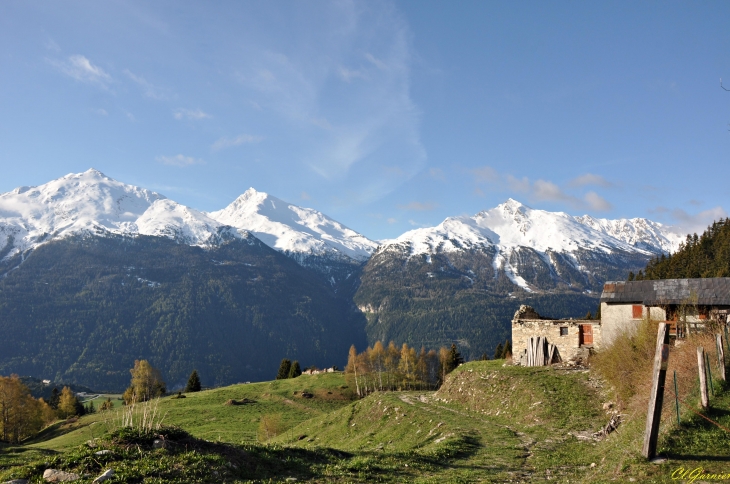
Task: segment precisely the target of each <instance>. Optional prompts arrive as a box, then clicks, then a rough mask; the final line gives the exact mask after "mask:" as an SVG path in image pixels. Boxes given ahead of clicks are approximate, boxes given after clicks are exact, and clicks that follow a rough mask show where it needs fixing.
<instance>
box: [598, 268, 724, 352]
mask: <svg viewBox="0 0 730 484" xmlns="http://www.w3.org/2000/svg"><path fill="white" fill-rule="evenodd" d="M729 310H730V277H716V278H707V279H662V280H656V281H619V282H607V283H606V284H605V285H604V286H603V293H602V294H601V327H602V329H601V331H602V334H603V341H604V343H605V344H610V343H611V342H613V341H614V340H615V339H616V337H617V336H618V335H619V334H620V333H621V332H622V331H627V330H628V331H630V330H632V329H633V328H635V327H636V326H637V324H638V323H639V322H640V321H641V320H642V319H644V318H647V317H648V318H651V319H652V320H654V321H663V322H667V323H669V324H670V334H671V335H673V336H674V337H680V338H681V337H682V336H683V335H684V334H685V333H686V332H687V331H692V330H693V329H697V328H699V327H702V326H704V325H705V323H706V322H707V321H708V320H715V321H718V322H721V323H727V322H728V321H727V318H728V311H729Z"/></svg>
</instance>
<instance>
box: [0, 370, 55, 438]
mask: <svg viewBox="0 0 730 484" xmlns="http://www.w3.org/2000/svg"><path fill="white" fill-rule="evenodd" d="M54 419H55V414H54V412H53V410H52V409H51V407H49V406H48V404H46V402H44V401H43V399H40V400H36V399H35V398H33V397H32V396H31V395H30V390H28V387H26V386H25V385H23V383H22V382H21V381H20V379H19V378H18V375H12V376H9V377H2V376H0V435H2V440H4V441H6V442H13V443H17V442H20V441H21V440H23V439H25V438H26V437H30V436H31V435H34V434H36V433H37V432H38V431H39V430H41V429H42V428H43V426H44V425H45V424H47V423H50V422H52V421H53V420H54Z"/></svg>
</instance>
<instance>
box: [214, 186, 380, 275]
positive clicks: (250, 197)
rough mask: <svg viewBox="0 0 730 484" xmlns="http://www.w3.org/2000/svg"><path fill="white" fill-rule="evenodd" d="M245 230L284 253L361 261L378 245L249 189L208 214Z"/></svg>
mask: <svg viewBox="0 0 730 484" xmlns="http://www.w3.org/2000/svg"><path fill="white" fill-rule="evenodd" d="M208 215H209V216H210V217H211V218H213V219H215V220H217V221H218V222H220V223H223V224H226V225H231V226H233V227H237V228H239V229H245V230H248V231H250V232H251V233H253V234H254V235H255V236H256V237H258V238H259V239H261V240H262V241H263V242H264V243H265V244H267V245H268V246H270V247H273V248H274V249H277V250H281V251H283V252H288V253H294V254H304V255H325V256H330V257H334V258H337V259H339V258H343V257H344V258H346V259H354V260H357V261H364V260H366V259H367V258H368V257H370V254H371V253H372V252H373V251H374V250H375V248H376V247H377V245H378V244H377V243H376V242H373V241H372V240H370V239H368V238H366V237H364V236H363V235H360V234H359V233H357V232H355V231H354V230H352V229H350V228H348V227H345V226H344V225H342V224H340V223H339V222H337V221H335V220H333V219H331V218H329V217H328V216H326V215H324V214H323V213H321V212H318V211H317V210H314V209H311V208H302V207H299V206H297V205H293V204H290V203H288V202H285V201H283V200H281V199H279V198H276V197H274V196H272V195H269V194H267V193H265V192H259V191H256V190H255V189H253V188H249V189H248V190H246V191H245V192H244V193H243V194H242V195H240V196H239V197H238V198H236V200H234V201H233V202H232V203H231V204H230V205H228V206H227V207H226V208H224V209H223V210H219V211H216V212H211V213H209V214H208Z"/></svg>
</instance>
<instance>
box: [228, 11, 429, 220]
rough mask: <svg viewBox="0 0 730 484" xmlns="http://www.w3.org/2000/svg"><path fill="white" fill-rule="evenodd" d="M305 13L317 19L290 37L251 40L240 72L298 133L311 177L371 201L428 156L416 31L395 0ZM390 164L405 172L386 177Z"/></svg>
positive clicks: (255, 98)
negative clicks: (415, 80) (417, 94)
mask: <svg viewBox="0 0 730 484" xmlns="http://www.w3.org/2000/svg"><path fill="white" fill-rule="evenodd" d="M319 8H322V9H323V10H322V11H321V12H320V11H318V10H317V9H319ZM294 10H295V11H296V9H294ZM295 11H293V13H292V15H297V13H296V12H295ZM306 13H307V15H308V16H309V18H310V19H313V20H312V21H311V22H308V23H307V24H306V27H302V28H301V29H300V28H294V29H293V30H292V32H290V33H289V34H290V35H289V36H288V38H286V39H282V38H277V41H276V42H271V43H268V44H267V43H262V44H261V45H257V44H256V42H255V41H254V42H252V43H250V44H249V45H247V47H246V49H247V50H246V53H245V57H242V59H243V60H241V61H240V62H239V63H238V65H237V66H236V68H235V77H236V79H237V80H238V82H239V83H240V85H241V86H242V88H243V89H244V90H245V96H246V98H247V99H248V100H250V101H251V102H252V103H255V105H256V106H258V107H260V108H261V112H262V113H264V115H265V116H266V118H267V119H268V120H269V121H270V122H271V124H272V125H276V126H278V127H279V128H278V129H281V130H282V135H284V136H285V137H286V139H288V140H291V145H292V146H291V148H292V150H291V152H292V153H295V155H294V157H293V158H294V159H295V160H297V161H298V163H299V166H302V167H307V168H309V170H310V172H309V173H306V175H308V176H311V175H317V176H318V177H319V180H317V181H316V182H315V183H325V184H332V183H333V182H336V183H337V185H338V186H339V187H343V188H342V190H343V193H341V194H340V195H341V197H340V198H341V199H344V200H347V203H348V204H349V205H354V204H360V203H368V202H372V201H374V200H377V199H379V198H382V197H383V196H384V195H386V194H387V193H390V192H391V191H393V190H394V189H395V188H396V187H398V186H400V185H401V184H402V183H404V182H406V181H407V180H409V179H411V178H413V177H414V176H416V175H417V174H418V173H419V172H420V171H421V170H422V168H423V165H424V164H425V161H426V151H425V149H424V147H423V144H422V143H421V139H420V117H421V113H420V111H419V109H418V107H417V106H416V104H415V103H414V101H413V99H412V96H411V92H410V91H411V87H410V86H411V65H412V62H413V58H414V53H413V47H412V44H411V39H412V35H411V33H410V30H409V28H408V25H407V23H406V22H405V20H404V18H403V17H402V15H401V14H400V13H399V12H398V11H397V9H396V8H395V6H394V5H393V4H392V3H390V2H387V1H381V0H373V1H372V2H367V3H365V4H357V3H354V2H349V1H346V2H336V3H334V4H330V3H321V4H317V6H313V7H309V8H308V9H307V12H306ZM299 14H301V12H300V13H299ZM296 23H297V22H295V24H296ZM353 52H355V53H357V52H359V53H360V54H359V55H357V56H355V57H353ZM343 81H344V82H343ZM358 81H364V82H358ZM317 128H319V129H317ZM295 145H296V146H295ZM389 165H397V166H398V167H399V168H400V171H398V172H396V171H390V172H387V173H385V174H383V172H382V170H381V169H382V167H383V166H389ZM366 167H367V168H366ZM379 175H384V176H379ZM344 187H347V192H348V193H347V194H345V193H344V190H345V189H344Z"/></svg>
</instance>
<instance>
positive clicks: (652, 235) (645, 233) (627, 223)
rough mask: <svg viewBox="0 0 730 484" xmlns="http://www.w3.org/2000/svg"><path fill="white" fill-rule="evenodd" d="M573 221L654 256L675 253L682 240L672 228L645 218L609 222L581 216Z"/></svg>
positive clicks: (603, 219)
mask: <svg viewBox="0 0 730 484" xmlns="http://www.w3.org/2000/svg"><path fill="white" fill-rule="evenodd" d="M575 220H576V221H578V222H580V223H582V224H583V225H586V226H588V227H590V228H592V229H594V230H597V231H598V232H602V233H604V234H608V235H610V236H612V237H615V238H617V239H618V240H621V241H623V242H626V243H627V244H629V245H632V246H634V247H637V248H640V249H645V250H648V251H649V252H653V253H655V254H661V253H669V252H675V251H676V250H677V249H678V248H679V244H680V242H682V241H683V240H684V238H683V237H682V236H681V235H680V234H679V232H677V231H676V230H675V229H674V228H673V227H668V226H666V225H663V224H660V223H659V222H653V221H651V220H647V219H645V218H632V219H625V218H622V219H617V220H609V219H605V218H593V217H591V216H590V215H583V216H582V217H575Z"/></svg>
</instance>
